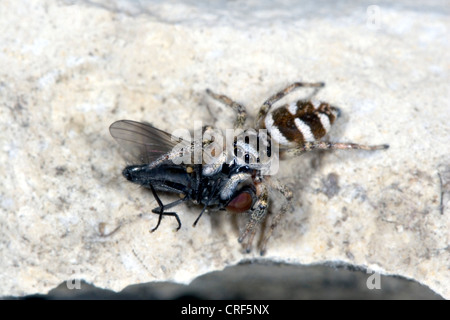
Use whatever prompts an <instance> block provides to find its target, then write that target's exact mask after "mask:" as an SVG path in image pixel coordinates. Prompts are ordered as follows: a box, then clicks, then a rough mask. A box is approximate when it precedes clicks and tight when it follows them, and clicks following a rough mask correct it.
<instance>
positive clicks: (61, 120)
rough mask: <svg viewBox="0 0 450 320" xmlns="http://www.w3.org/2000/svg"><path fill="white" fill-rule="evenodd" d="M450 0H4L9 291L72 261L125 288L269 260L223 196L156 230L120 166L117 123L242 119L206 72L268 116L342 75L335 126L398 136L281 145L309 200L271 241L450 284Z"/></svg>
mask: <svg viewBox="0 0 450 320" xmlns="http://www.w3.org/2000/svg"><path fill="white" fill-rule="evenodd" d="M136 3H139V5H138V4H136ZM293 3H294V2H293ZM440 3H441V2H439V1H435V2H433V1H432V2H427V4H426V5H422V4H421V2H419V1H412V2H408V4H395V5H394V4H392V5H388V4H385V5H383V6H380V7H370V8H368V6H369V5H370V4H371V3H370V2H367V4H366V5H362V4H361V3H358V4H357V3H356V2H355V4H354V5H353V6H352V5H350V4H348V3H347V2H346V4H345V5H344V4H343V3H342V4H338V5H335V4H334V2H332V1H330V4H329V5H324V6H322V7H317V6H316V5H315V4H314V1H311V2H307V3H305V4H304V5H301V6H299V5H288V4H287V2H286V1H254V2H247V4H245V5H242V4H241V2H219V3H216V4H215V5H214V6H210V5H208V4H207V2H206V1H205V2H201V1H195V2H194V1H179V2H178V3H177V2H170V3H153V2H151V1H148V2H147V1H140V2H133V1H130V2H127V1H117V2H111V1H89V2H82V1H81V2H75V1H50V0H47V1H34V2H29V1H10V0H6V1H1V2H0V12H2V13H3V14H2V19H1V20H0V30H1V32H0V59H1V61H2V66H3V67H2V68H1V70H0V101H1V105H2V107H1V108H0V119H1V120H0V130H1V132H2V135H1V138H0V143H1V148H2V152H1V153H0V159H1V163H2V165H1V166H0V170H1V172H0V173H1V176H2V177H3V180H2V184H1V186H0V255H1V257H2V258H1V261H0V283H1V284H2V286H1V287H0V288H1V289H0V290H1V291H0V296H1V295H24V294H29V293H36V292H41V293H45V292H47V291H48V290H50V289H51V288H53V287H55V286H56V285H58V284H59V283H60V282H61V281H63V280H66V279H71V278H73V277H76V278H83V279H85V280H86V281H88V282H92V283H94V284H95V285H97V286H99V287H103V288H109V289H113V290H120V289H122V288H124V287H125V286H127V285H129V284H134V283H142V282H149V281H166V280H172V281H176V282H181V283H188V282H190V281H191V280H192V279H194V278H196V277H197V276H199V275H201V274H204V273H206V272H209V271H213V270H220V269H223V268H224V267H226V266H229V265H233V264H236V263H238V262H239V261H242V260H243V259H253V258H254V259H259V255H258V253H257V252H256V250H254V251H253V252H252V253H251V254H249V255H246V254H243V253H242V249H241V247H240V245H239V244H238V243H237V240H236V239H237V237H238V230H237V228H236V224H235V223H234V221H233V219H231V218H230V216H228V215H227V214H226V213H221V214H217V213H216V214H214V215H213V216H204V217H203V218H202V219H201V220H200V223H199V224H198V225H197V227H196V228H192V227H191V225H192V223H193V221H194V220H195V218H196V217H197V214H198V213H199V208H197V207H195V206H193V207H187V206H181V207H179V208H177V211H178V212H179V215H180V218H181V220H182V222H183V227H182V228H181V230H180V231H178V232H174V229H175V227H176V222H175V221H174V220H173V219H170V218H165V219H164V220H163V223H162V225H161V227H160V228H159V230H158V231H157V232H155V233H149V230H150V229H151V228H152V227H153V226H154V225H155V223H156V219H157V216H155V215H153V214H148V212H150V211H151V209H152V208H153V207H154V206H155V201H154V199H153V197H152V196H151V194H150V193H149V192H146V191H145V190H142V189H139V188H137V187H136V186H134V185H131V184H128V183H126V182H125V181H124V179H123V178H122V176H121V174H120V173H121V170H122V168H123V166H124V165H125V161H124V160H123V159H122V157H121V155H120V151H119V148H118V146H117V144H116V143H115V142H114V141H113V139H112V138H111V137H110V136H109V133H108V126H109V125H110V124H111V123H112V122H114V121H116V120H119V119H133V120H138V121H148V122H151V123H152V124H154V125H155V126H157V127H158V128H161V129H163V130H167V131H171V130H173V129H175V128H188V129H190V128H193V125H194V121H195V120H197V121H199V120H201V121H203V123H204V124H210V123H215V124H216V125H217V126H219V127H221V128H226V127H231V124H232V119H233V113H232V112H231V111H229V110H226V109H225V108H223V107H222V106H220V105H218V104H217V103H215V102H214V101H211V99H209V98H207V97H206V94H205V89H206V88H211V89H213V90H215V91H216V92H219V93H224V94H227V95H228V96H230V97H232V98H234V99H235V100H237V101H239V102H241V103H243V104H245V105H246V106H247V107H248V111H249V113H250V115H251V116H254V115H255V114H256V112H257V109H258V106H259V105H260V104H261V103H262V102H263V101H264V100H265V99H266V98H267V97H268V96H269V95H270V94H272V93H274V92H275V91H277V90H279V89H281V88H283V87H284V86H286V85H288V84H290V83H292V82H294V81H298V80H301V81H324V82H326V84H327V86H326V88H325V89H324V90H322V91H321V92H320V93H319V96H318V98H320V99H322V100H325V101H329V102H331V103H333V104H335V105H338V106H340V107H341V109H342V111H343V117H342V118H340V119H339V121H338V122H337V123H336V125H335V126H334V127H333V129H332V131H331V136H330V140H334V141H353V142H359V143H368V144H381V143H389V144H390V149H389V150H387V151H379V152H373V153H367V152H359V151H349V152H345V151H341V152H330V153H320V154H318V153H314V154H308V155H306V156H304V157H302V158H299V159H292V160H288V161H285V162H283V163H282V168H281V170H280V172H279V174H278V177H279V178H280V179H281V180H282V181H283V182H285V183H287V184H288V185H290V186H291V187H292V189H293V190H295V198H294V201H293V211H292V212H291V213H289V214H287V215H286V217H285V219H284V220H282V222H281V223H280V225H279V227H278V228H277V229H276V231H275V233H274V235H273V238H272V239H271V241H270V242H269V244H268V251H267V255H266V256H265V258H264V259H270V260H273V261H284V262H289V263H293V264H314V263H320V262H324V261H328V262H333V261H336V262H345V263H349V264H353V265H357V266H363V267H364V266H365V267H368V268H370V269H372V270H374V271H377V272H380V273H383V274H392V275H401V276H404V277H407V278H411V279H414V280H416V281H418V282H420V283H422V284H425V285H427V286H429V287H430V288H431V289H433V290H434V291H435V292H437V293H439V294H440V295H442V296H443V297H445V298H447V299H448V298H450V272H449V269H448V268H449V264H450V252H449V251H450V250H449V242H450V241H449V240H450V239H449V226H450V210H449V208H450V201H449V199H450V198H449V197H450V189H449V184H450V152H449V151H450V147H449V139H450V126H449V125H448V119H449V118H450V108H449V102H448V101H449V92H450V91H449V88H448V83H449V71H448V61H449V53H448V52H450V50H449V42H448V28H449V19H448V8H443V7H441V6H440V5H439V4H440ZM307 93H308V92H306V93H305V92H304V93H298V94H294V95H292V96H291V97H290V99H295V97H299V96H300V95H302V94H303V95H306V94H307ZM208 108H209V110H210V111H208ZM214 118H217V119H214ZM216 120H217V121H216ZM330 179H331V180H330ZM273 196H274V198H275V200H274V202H275V203H278V202H279V201H277V199H280V196H279V195H278V194H276V193H274V194H273ZM163 199H164V200H168V199H169V198H168V197H163ZM144 212H145V214H143V213H144Z"/></svg>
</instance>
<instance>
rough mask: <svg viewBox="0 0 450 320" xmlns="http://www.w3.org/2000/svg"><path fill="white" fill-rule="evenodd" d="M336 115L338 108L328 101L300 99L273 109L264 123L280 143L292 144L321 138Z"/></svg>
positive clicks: (283, 144) (284, 144)
mask: <svg viewBox="0 0 450 320" xmlns="http://www.w3.org/2000/svg"><path fill="white" fill-rule="evenodd" d="M338 115H339V109H338V108H336V107H332V106H330V105H329V104H328V103H325V102H319V101H304V100H300V101H297V102H292V103H290V104H287V105H284V106H282V107H280V108H278V109H275V110H274V111H272V112H271V113H269V114H268V115H267V116H266V118H265V119H264V124H265V127H266V129H267V131H268V132H269V134H270V135H271V137H272V138H273V139H274V140H275V141H277V142H278V143H279V144H280V145H282V146H293V145H300V144H303V143H304V142H307V141H308V142H311V141H317V140H319V139H320V138H322V137H323V136H324V135H326V134H327V133H328V131H329V130H330V127H331V125H332V124H333V122H334V120H336V118H337V116H338Z"/></svg>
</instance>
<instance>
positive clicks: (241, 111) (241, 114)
mask: <svg viewBox="0 0 450 320" xmlns="http://www.w3.org/2000/svg"><path fill="white" fill-rule="evenodd" d="M206 93H207V94H209V95H210V96H211V97H213V98H214V99H216V100H217V101H219V102H221V103H223V104H224V105H226V106H228V107H230V108H231V109H233V110H234V111H235V112H236V113H237V115H236V120H235V121H234V128H235V129H243V128H244V124H245V120H246V119H247V112H246V111H245V107H244V106H242V105H240V104H239V103H237V102H235V101H233V100H231V99H230V98H228V97H227V96H225V95H222V94H217V93H214V92H212V91H211V90H210V89H206Z"/></svg>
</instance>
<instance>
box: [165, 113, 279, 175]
mask: <svg viewBox="0 0 450 320" xmlns="http://www.w3.org/2000/svg"><path fill="white" fill-rule="evenodd" d="M180 138H181V139H182V140H180ZM172 141H174V142H178V143H177V144H176V145H175V147H174V148H173V150H172V153H173V157H172V159H171V160H172V162H173V163H174V164H184V165H190V164H202V165H204V166H206V168H207V167H208V166H211V167H214V166H217V165H218V164H224V163H227V164H233V163H235V164H239V165H246V166H249V167H250V168H253V169H257V170H260V171H261V172H262V174H263V175H274V174H276V173H277V171H278V169H279V147H278V144H277V142H276V141H275V140H273V139H272V138H271V137H270V136H269V134H268V132H267V129H259V130H255V129H246V130H243V129H226V130H225V132H223V131H221V130H219V129H217V128H213V127H208V126H203V125H202V122H201V121H195V122H194V136H193V137H192V136H191V133H190V131H189V130H187V129H177V130H175V131H173V132H172Z"/></svg>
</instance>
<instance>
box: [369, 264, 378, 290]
mask: <svg viewBox="0 0 450 320" xmlns="http://www.w3.org/2000/svg"><path fill="white" fill-rule="evenodd" d="M367 273H368V274H369V273H373V274H372V275H371V276H369V277H368V278H367V281H366V286H367V289H369V290H373V289H378V290H379V289H381V275H380V274H379V273H378V272H376V271H373V270H372V269H370V268H367Z"/></svg>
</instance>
